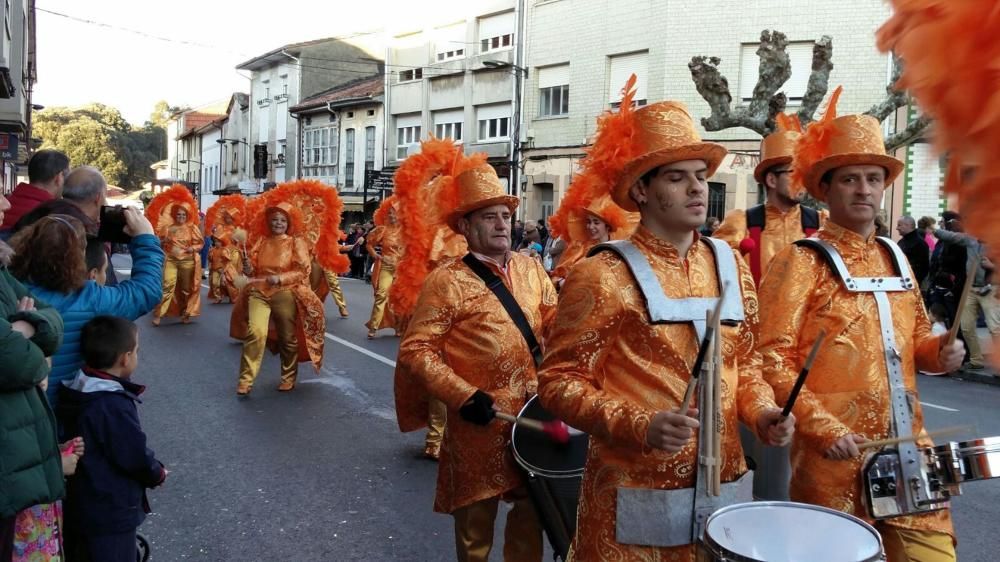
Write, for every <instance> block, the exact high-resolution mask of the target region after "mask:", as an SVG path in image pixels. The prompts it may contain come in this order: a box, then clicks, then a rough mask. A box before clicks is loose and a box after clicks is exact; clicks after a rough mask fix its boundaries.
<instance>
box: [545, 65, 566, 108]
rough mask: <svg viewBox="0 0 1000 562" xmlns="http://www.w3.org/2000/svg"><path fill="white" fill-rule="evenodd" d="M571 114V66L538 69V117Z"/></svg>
mask: <svg viewBox="0 0 1000 562" xmlns="http://www.w3.org/2000/svg"><path fill="white" fill-rule="evenodd" d="M567 114H569V65H568V64H561V65H559V66H549V67H545V68H539V69H538V116H539V117H554V116H559V115H567Z"/></svg>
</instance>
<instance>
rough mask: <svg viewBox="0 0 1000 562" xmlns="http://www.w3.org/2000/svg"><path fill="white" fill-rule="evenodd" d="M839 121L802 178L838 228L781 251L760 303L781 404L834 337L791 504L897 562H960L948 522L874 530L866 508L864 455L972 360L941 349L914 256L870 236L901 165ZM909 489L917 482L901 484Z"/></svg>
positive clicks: (904, 522)
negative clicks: (873, 535)
mask: <svg viewBox="0 0 1000 562" xmlns="http://www.w3.org/2000/svg"><path fill="white" fill-rule="evenodd" d="M835 115H836V113H835V108H834V104H833V103H831V104H830V109H829V110H828V111H827V114H826V115H825V116H824V118H823V119H822V120H821V121H820V122H817V123H814V124H812V125H810V127H809V129H808V130H807V131H806V132H805V133H804V134H803V137H802V138H801V139H800V140H799V141H798V145H797V146H796V150H795V178H801V180H802V181H803V183H804V185H805V187H806V189H808V190H809V193H810V194H812V196H813V197H815V198H817V199H819V200H821V201H826V203H827V204H828V205H829V207H830V220H828V221H827V222H826V224H825V225H824V226H823V227H822V228H821V229H820V230H819V232H817V234H816V237H815V238H814V239H807V240H801V241H799V242H797V243H796V244H795V245H793V246H791V247H788V248H785V249H784V250H782V251H781V252H780V253H779V254H778V255H777V256H776V257H775V258H774V260H772V262H771V266H770V269H769V270H768V271H767V273H766V274H765V275H764V279H763V281H762V283H761V287H760V298H761V301H762V302H768V303H774V305H771V306H767V307H764V308H763V309H762V310H761V325H760V347H759V350H760V352H761V355H762V356H763V361H764V376H765V378H766V379H767V381H768V382H769V383H770V384H771V385H772V386H773V387H774V390H775V395H776V397H777V399H778V402H779V403H783V402H784V401H786V400H787V399H788V396H789V394H790V391H791V390H792V387H793V385H794V384H795V380H796V377H797V374H798V372H799V370H800V369H801V368H802V365H803V362H804V360H805V357H806V355H807V354H808V352H809V349H810V347H811V346H812V345H813V342H814V341H815V340H816V339H817V337H818V334H819V333H820V331H821V330H822V331H825V333H826V337H825V340H824V342H823V347H822V349H821V350H820V352H819V355H818V356H817V358H816V362H815V363H814V364H813V366H812V370H811V372H810V374H809V378H808V380H807V381H806V383H805V386H804V387H803V388H802V391H801V394H799V397H798V400H797V401H796V402H795V408H794V410H793V412H794V413H795V415H796V417H797V418H798V420H799V422H798V427H797V431H796V434H795V440H794V442H793V443H792V480H791V489H790V492H791V494H790V495H791V499H792V500H793V501H798V502H805V503H812V504H817V505H823V506H826V507H830V508H833V509H837V510H841V511H845V512H847V513H850V514H852V515H855V516H857V517H860V518H863V519H866V520H868V521H869V522H873V523H874V525H875V527H876V529H877V530H878V531H879V533H880V534H881V536H882V539H883V541H884V544H885V549H886V553H887V554H888V559H889V560H890V561H893V562H895V561H900V560H920V561H922V562H928V561H939V560H955V551H954V546H953V537H954V531H953V529H952V523H951V516H950V513H949V511H948V510H947V509H943V510H938V511H924V510H914V509H912V508H907V509H906V510H901V511H902V514H901V515H900V516H895V517H891V518H887V519H881V520H879V521H877V522H874V520H873V517H871V516H870V514H869V512H868V510H867V509H866V505H865V500H864V498H865V490H866V488H865V487H864V486H863V478H862V473H863V471H864V470H865V469H864V457H863V456H862V452H861V451H860V450H859V448H858V445H860V444H862V443H864V442H866V441H869V440H878V439H885V438H892V437H897V436H899V437H905V436H908V435H917V436H919V435H920V434H921V433H922V432H923V431H924V427H923V414H922V411H921V407H920V402H919V400H918V399H917V396H916V394H917V385H916V371H917V369H920V370H925V371H929V372H942V371H951V370H953V369H955V368H957V367H958V365H959V364H960V363H961V360H962V356H963V353H964V351H963V347H962V344H961V342H955V343H954V344H950V345H945V339H944V337H943V336H941V337H939V336H935V335H932V334H931V326H930V323H929V321H928V319H927V315H926V313H925V311H924V306H923V301H922V299H921V295H920V287H919V285H918V284H917V283H916V279H915V278H914V276H913V273H912V271H911V269H910V267H909V265H908V264H907V262H906V257H905V256H904V255H903V253H902V251H900V250H899V247H898V246H897V245H896V244H895V243H894V242H892V241H891V240H889V239H888V238H884V239H880V238H877V237H876V236H875V217H876V216H877V214H878V210H879V209H880V208H881V206H882V196H883V194H884V192H885V189H886V187H887V186H889V185H890V184H891V183H892V181H893V180H894V179H895V178H896V176H897V175H898V174H899V173H900V172H901V171H902V169H903V163H902V162H900V161H899V160H897V159H895V158H893V157H891V156H888V155H886V154H885V149H884V144H883V139H882V132H881V129H880V126H879V123H878V121H877V120H876V119H875V118H873V117H870V116H866V115H847V116H843V117H840V118H835ZM929 445H931V441H930V439H928V438H926V437H922V438H920V439H919V440H918V441H917V443H916V445H914V443H912V442H909V443H901V444H899V445H898V446H896V447H897V448H898V451H899V454H900V458H901V460H900V462H901V464H902V465H904V466H905V465H906V464H907V463H906V462H905V461H904V460H902V459H906V458H909V456H910V455H911V454H914V455H915V454H918V453H917V452H916V447H920V446H929ZM914 466H915V465H914ZM903 470H909V469H905V468H904V469H903ZM902 479H903V480H904V481H907V482H908V481H910V478H909V476H907V475H906V474H905V473H904V474H903V478H902ZM901 487H902V486H901ZM907 488H908V487H907ZM903 493H904V494H905V493H907V492H903ZM913 497H914V498H916V496H913ZM914 503H916V499H914Z"/></svg>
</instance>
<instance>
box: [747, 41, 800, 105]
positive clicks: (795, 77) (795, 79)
mask: <svg viewBox="0 0 1000 562" xmlns="http://www.w3.org/2000/svg"><path fill="white" fill-rule="evenodd" d="M813 45H814V43H813V42H812V41H799V42H796V43H789V44H788V47H786V48H785V52H786V53H788V62H789V64H790V65H791V68H792V75H791V76H790V77H789V78H788V81H787V82H785V84H784V85H783V86H782V87H781V90H779V91H782V92H785V95H786V96H788V103H790V104H794V105H798V104H801V103H802V96H804V95H805V93H806V87H807V86H808V85H809V75H810V74H812V52H813ZM759 47H760V44H759V43H744V44H743V46H742V49H741V51H740V101H741V102H743V103H749V102H750V100H751V99H753V89H754V87H755V86H757V78H758V76H759V75H760V57H758V56H757V49H758V48H759Z"/></svg>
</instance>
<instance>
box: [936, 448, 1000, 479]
mask: <svg viewBox="0 0 1000 562" xmlns="http://www.w3.org/2000/svg"><path fill="white" fill-rule="evenodd" d="M932 450H933V453H932V457H933V459H934V463H933V465H934V467H935V469H936V472H937V476H938V478H940V479H941V481H942V482H943V483H945V484H964V483H966V482H974V481H977V480H988V479H990V478H997V477H1000V437H983V438H978V439H969V440H967V441H949V442H947V443H943V444H941V445H937V446H935V447H933V449H932ZM993 458H996V461H995V462H990V461H991V459H993ZM983 460H985V461H986V462H974V461H983Z"/></svg>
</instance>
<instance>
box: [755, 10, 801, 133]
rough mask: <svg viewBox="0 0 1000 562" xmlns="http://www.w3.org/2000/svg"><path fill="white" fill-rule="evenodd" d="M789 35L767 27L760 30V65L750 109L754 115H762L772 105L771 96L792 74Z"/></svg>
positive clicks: (758, 51)
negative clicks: (789, 57)
mask: <svg viewBox="0 0 1000 562" xmlns="http://www.w3.org/2000/svg"><path fill="white" fill-rule="evenodd" d="M786 48H788V37H786V36H785V34H784V33H782V32H780V31H774V32H772V31H769V30H767V29H765V30H764V31H761V32H760V46H759V47H757V56H758V57H760V66H759V67H758V73H757V85H756V86H754V87H753V98H752V99H751V100H750V105H749V107H748V110H749V111H750V113H751V114H753V115H761V114H763V113H765V112H767V111H768V110H769V109H770V107H771V98H772V97H773V96H774V94H776V93H777V92H778V89H779V88H781V86H783V85H784V84H785V82H787V81H788V79H789V78H791V76H792V64H791V62H790V61H789V60H788V53H787V52H785V49H786Z"/></svg>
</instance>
